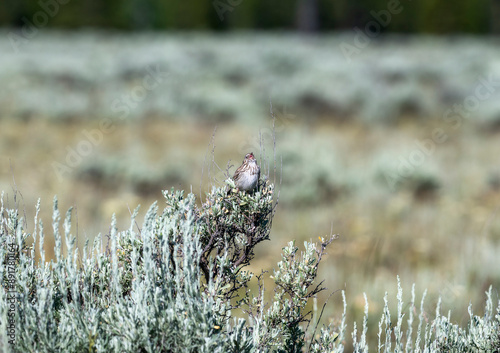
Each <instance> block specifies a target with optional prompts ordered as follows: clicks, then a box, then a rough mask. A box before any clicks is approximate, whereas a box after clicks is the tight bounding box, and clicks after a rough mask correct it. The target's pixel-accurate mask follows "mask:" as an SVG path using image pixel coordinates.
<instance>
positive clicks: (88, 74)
mask: <svg viewBox="0 0 500 353" xmlns="http://www.w3.org/2000/svg"><path fill="white" fill-rule="evenodd" d="M0 25H1V28H0V83H1V84H0V190H4V191H5V195H4V203H6V204H10V205H11V206H12V205H13V204H14V203H16V202H17V203H19V205H20V208H21V209H22V210H23V212H24V214H25V215H26V219H27V224H28V229H30V230H31V229H32V227H33V216H34V208H35V204H36V201H37V199H38V198H41V200H42V218H43V219H44V221H45V224H46V228H50V227H49V225H50V220H51V210H52V205H51V203H52V199H53V197H54V195H57V197H58V199H59V202H60V208H61V210H62V211H63V212H64V211H65V210H66V209H67V208H69V207H71V206H74V207H75V214H74V216H75V219H76V220H77V224H76V223H75V227H74V230H73V231H74V232H75V233H77V234H78V239H79V243H80V245H82V244H83V243H84V241H85V239H87V238H88V239H92V238H93V237H94V236H95V235H97V234H98V233H102V234H108V232H109V224H110V220H111V216H112V214H113V213H116V215H117V217H118V221H119V225H120V227H121V229H123V228H125V227H128V226H129V223H130V212H131V211H132V210H133V209H134V208H135V207H136V206H137V205H138V204H141V205H143V206H142V213H141V214H144V212H145V211H146V209H147V208H148V207H149V205H150V204H151V203H152V202H153V201H155V200H158V201H159V205H160V207H162V206H163V204H162V194H161V190H168V189H170V188H172V187H174V188H177V189H183V190H186V192H190V191H192V192H194V193H195V194H196V195H201V198H203V194H204V192H206V191H207V190H208V189H209V188H210V187H211V185H221V184H222V183H223V179H224V177H223V175H222V174H221V173H220V172H218V171H217V170H216V169H214V166H213V162H216V163H217V164H218V165H219V166H221V168H222V169H225V167H226V165H227V163H228V161H229V163H230V164H233V165H235V167H237V166H239V164H240V163H241V161H242V159H243V156H244V154H245V153H247V152H250V151H253V152H255V153H256V155H257V157H258V159H259V160H260V161H261V160H262V159H263V158H262V157H263V156H265V157H267V159H268V160H271V169H272V159H273V152H272V150H273V139H272V131H273V120H272V118H271V113H270V110H271V103H272V111H273V113H274V115H275V119H276V120H275V132H276V146H277V147H276V148H277V151H276V153H277V156H278V162H279V163H281V161H282V168H281V167H279V168H278V169H279V170H281V171H282V173H281V177H282V184H281V193H280V203H279V206H278V211H277V214H276V218H275V222H274V226H273V231H272V234H271V241H270V242H268V243H266V244H263V245H262V246H261V247H260V249H259V254H258V258H257V261H256V262H255V263H254V264H253V268H252V269H253V270H254V271H256V272H259V271H260V270H261V269H265V270H270V269H272V268H273V266H275V264H276V262H277V261H279V260H280V258H279V255H278V254H279V252H280V250H281V248H282V247H283V246H284V245H285V244H286V243H287V242H288V241H290V240H293V239H295V240H297V243H298V244H299V245H301V244H302V242H303V241H304V240H310V239H312V240H316V239H317V237H318V236H323V237H324V236H325V235H327V234H330V232H332V231H333V233H336V234H339V235H340V238H339V240H337V241H336V242H334V243H333V244H332V246H331V248H330V250H329V255H328V256H327V258H326V260H325V262H324V264H323V266H322V267H321V268H320V275H319V277H320V278H325V279H326V281H325V286H326V287H328V291H327V292H325V293H324V295H323V297H321V298H320V301H319V303H320V304H321V303H322V302H324V301H325V300H326V298H327V297H328V295H329V294H330V293H331V292H332V291H334V290H337V289H344V290H346V295H347V301H348V311H349V317H350V321H349V322H350V325H352V321H353V320H357V321H358V324H360V321H361V318H362V311H363V306H364V300H363V292H366V293H367V296H368V300H369V303H370V321H369V324H370V326H371V327H372V329H371V331H372V336H373V337H375V338H376V332H377V328H376V324H377V322H378V319H379V313H380V311H381V309H382V307H383V299H382V298H383V295H384V293H385V291H388V292H389V295H390V298H393V300H392V301H391V302H392V303H393V304H394V303H395V302H396V301H395V293H396V290H397V285H396V283H397V282H396V276H397V275H400V277H401V283H402V287H403V289H404V291H405V292H404V297H403V299H404V300H405V302H408V301H409V299H410V290H411V286H412V284H413V283H415V284H416V299H417V301H420V299H421V296H422V293H423V291H424V289H426V288H427V289H428V300H427V301H426V305H425V309H426V310H427V312H428V313H429V317H432V315H433V313H434V310H435V309H434V305H435V303H436V299H437V297H438V296H440V295H441V296H442V299H443V310H444V313H445V314H446V313H447V311H448V310H452V318H453V319H454V320H455V321H456V322H459V323H463V322H465V320H467V319H468V314H467V305H468V304H469V302H471V303H472V304H473V306H474V309H475V312H478V313H480V312H481V310H482V305H483V301H484V298H485V295H484V292H485V290H487V289H488V287H489V286H490V285H493V286H494V287H495V288H496V289H498V288H499V287H500V256H498V255H499V254H500V215H499V214H498V213H499V210H500V160H499V157H498V156H499V153H498V152H499V151H500V138H499V137H500V39H499V37H498V33H500V1H499V0H479V1H478V0H457V1H455V2H453V4H451V3H446V2H436V1H433V0H422V1H409V0H401V1H397V0H387V1H386V0H384V1H382V0H364V1H357V2H351V1H347V0H337V1H326V0H297V1H290V0H278V1H272V2H269V1H264V0H214V1H194V0H183V1H178V0H170V1H168V2H167V1H159V0H143V1H138V0H107V1H103V0H99V1H98V0H86V1H82V0H72V1H69V0H40V1H34V0H29V1H28V0H5V1H3V2H2V3H1V4H0ZM214 131H215V133H214ZM211 141H213V144H212V145H211ZM214 146H215V149H214V151H215V153H214V155H213V156H212V153H211V151H212V149H213V148H214ZM262 147H264V150H263V149H262ZM235 167H233V168H232V169H231V171H232V172H234V170H235ZM271 178H273V176H272V175H271ZM278 178H279V176H278ZM16 190H17V192H18V194H17V198H16V200H14V194H15V191H16ZM198 198H200V196H198ZM51 241H52V239H50V237H49V240H48V243H47V244H46V248H47V251H50V249H51V248H52V246H53V245H52V244H51ZM496 293H497V292H496ZM495 295H496V296H497V298H498V294H495ZM341 308H342V303H341V296H340V294H339V293H337V294H335V295H333V296H332V297H331V298H330V299H329V302H328V305H327V308H326V311H325V315H324V318H323V319H324V321H325V322H328V320H330V319H331V320H334V321H335V320H338V319H340V316H341ZM351 327H352V326H351Z"/></svg>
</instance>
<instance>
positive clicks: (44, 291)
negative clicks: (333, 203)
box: [0, 182, 500, 352]
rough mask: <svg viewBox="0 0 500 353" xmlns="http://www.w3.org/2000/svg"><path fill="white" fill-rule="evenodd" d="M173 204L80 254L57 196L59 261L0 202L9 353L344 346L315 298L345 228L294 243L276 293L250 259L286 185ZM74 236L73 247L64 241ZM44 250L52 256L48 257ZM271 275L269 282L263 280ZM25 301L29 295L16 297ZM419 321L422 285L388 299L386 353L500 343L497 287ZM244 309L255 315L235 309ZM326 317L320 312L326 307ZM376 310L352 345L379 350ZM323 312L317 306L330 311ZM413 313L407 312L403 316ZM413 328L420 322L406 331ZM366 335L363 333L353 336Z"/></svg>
mask: <svg viewBox="0 0 500 353" xmlns="http://www.w3.org/2000/svg"><path fill="white" fill-rule="evenodd" d="M164 196H165V201H166V207H165V208H164V210H163V211H162V212H161V213H160V212H159V208H158V205H157V204H156V203H155V204H153V205H152V206H151V207H150V209H149V210H148V212H147V214H146V216H145V218H144V221H143V222H142V225H141V227H140V228H139V226H138V225H137V222H136V221H135V218H136V215H137V210H136V212H135V213H134V215H133V216H132V221H131V225H130V228H129V229H127V230H124V231H118V229H117V227H116V220H115V219H113V221H112V224H111V228H110V229H111V230H110V233H109V234H107V235H105V236H101V235H98V236H97V237H96V238H95V240H94V241H93V243H92V244H89V243H88V242H87V243H86V244H85V246H84V247H83V249H81V251H79V250H78V249H77V248H76V246H75V237H74V236H73V235H72V229H71V210H69V211H68V212H67V213H66V216H65V217H64V220H63V222H62V229H61V216H60V212H59V209H58V205H57V200H54V210H53V222H52V232H51V233H53V236H54V239H55V259H54V260H51V261H50V262H47V261H46V258H45V252H44V248H43V244H44V239H45V234H46V231H45V229H44V225H43V223H42V222H41V221H40V220H39V219H38V212H39V210H40V202H39V203H38V204H37V206H36V210H37V213H36V214H37V215H36V216H35V223H34V224H35V226H34V229H33V230H32V231H31V232H28V231H27V230H26V229H25V225H24V221H23V219H22V217H20V215H19V211H18V210H17V208H16V207H14V208H9V207H7V206H6V205H4V203H3V198H2V206H1V210H0V237H1V246H0V258H1V259H2V262H1V266H0V278H2V279H3V281H2V290H0V302H1V303H2V305H1V306H0V318H1V323H0V326H1V327H0V339H1V342H0V344H1V347H2V350H3V351H4V352H11V351H12V352H305V351H307V352H309V351H310V352H343V351H344V348H345V347H346V346H347V342H348V338H347V337H348V335H347V328H346V323H345V322H346V321H345V313H346V309H345V308H346V305H347V304H346V300H345V293H343V298H344V313H343V314H342V319H341V321H340V324H339V325H337V326H335V325H329V326H323V327H320V328H318V327H317V322H313V321H312V320H311V317H312V315H311V313H310V312H309V311H307V309H306V307H307V305H308V303H309V302H310V301H311V300H312V299H313V298H315V297H316V294H317V293H319V292H320V291H321V290H322V289H323V288H322V286H321V282H320V283H319V284H318V283H316V282H317V281H316V277H317V270H318V266H319V264H320V262H321V259H322V256H323V255H324V253H325V250H326V248H327V246H328V245H329V244H330V243H331V242H332V241H333V240H334V236H331V237H328V238H327V239H323V238H320V244H314V243H311V242H306V243H305V244H304V250H303V251H302V252H299V248H298V247H297V246H296V245H295V243H294V242H293V241H292V242H290V243H289V244H288V245H287V246H285V247H284V248H283V253H282V258H281V260H280V261H279V262H278V265H277V269H275V270H274V271H273V274H272V278H273V280H274V284H275V287H274V288H272V289H273V290H274V295H273V297H272V299H271V300H270V301H269V302H266V299H265V296H264V286H263V280H264V276H268V274H266V273H264V272H263V273H261V274H258V275H257V276H256V275H254V274H253V273H251V272H250V271H248V270H247V269H246V267H247V265H248V264H249V263H250V262H251V260H252V259H253V256H254V249H255V247H256V246H257V245H258V244H259V243H261V242H263V241H267V240H269V239H270V238H269V236H270V230H271V225H272V218H273V215H274V212H275V207H276V202H275V200H274V186H273V184H270V183H267V182H265V183H262V184H261V185H260V188H259V190H258V191H256V192H254V193H252V194H247V193H242V192H238V191H236V190H232V189H230V188H227V187H221V188H213V189H212V191H211V192H210V193H208V194H207V195H206V200H205V202H204V203H203V204H202V205H201V206H197V205H196V202H195V201H196V200H195V196H194V195H193V194H189V195H186V196H185V195H184V194H183V192H180V191H175V190H172V191H170V192H164ZM63 237H64V242H65V244H66V245H65V249H63ZM38 256H39V257H38ZM252 280H254V281H256V282H257V284H258V285H257V288H258V289H256V290H251V289H250V286H249V283H250V282H251V281H252ZM12 298H15V300H13V299H12ZM424 298H425V295H424V297H423V298H422V306H421V309H420V314H418V320H416V319H415V315H417V310H416V308H415V292H414V290H413V291H412V300H411V303H410V305H409V308H408V310H407V312H403V309H402V308H403V299H402V290H401V287H399V290H398V296H397V301H398V310H397V313H396V320H395V321H394V317H393V316H391V314H390V312H389V309H388V304H387V303H388V299H387V296H386V297H385V303H386V306H385V309H384V314H383V316H382V318H381V320H380V325H379V344H378V346H377V347H372V350H371V351H378V352H403V351H405V352H442V351H456V352H469V351H470V352H475V351H477V352H498V351H499V349H500V335H499V332H500V302H499V304H498V306H497V307H496V313H495V312H494V305H493V299H492V291H491V290H490V291H489V292H488V296H487V302H486V310H485V315H484V316H483V317H478V316H475V315H473V313H472V310H470V321H469V324H468V327H466V328H460V327H459V326H457V325H454V324H452V323H451V322H450V320H449V316H448V317H445V316H442V315H441V314H440V312H439V306H438V308H437V310H436V316H435V318H434V319H433V320H429V318H428V317H427V316H426V315H424V311H423V301H424ZM234 309H241V310H242V311H243V312H244V313H246V316H245V318H238V317H235V315H234V314H233V313H234V311H235V310H234ZM316 314H317V313H316ZM367 315H368V307H367V306H366V310H365V318H364V321H363V328H362V330H361V334H360V335H358V334H357V327H356V326H354V328H353V331H352V333H351V335H350V336H351V339H350V340H349V341H350V344H352V347H353V349H354V351H355V352H368V346H367V342H366V333H367V330H368V327H367ZM316 316H317V315H316ZM403 318H405V320H403ZM404 327H406V330H405V329H404ZM351 342H352V343H351Z"/></svg>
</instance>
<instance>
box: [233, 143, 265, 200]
mask: <svg viewBox="0 0 500 353" xmlns="http://www.w3.org/2000/svg"><path fill="white" fill-rule="evenodd" d="M259 179H260V167H259V166H258V165H257V160H256V159H255V157H254V155H253V153H252V152H250V153H247V154H246V155H245V159H244V160H243V163H242V164H241V166H240V167H239V168H238V169H236V172H234V175H233V180H234V184H235V185H236V187H237V188H238V189H239V190H243V191H253V190H254V189H255V188H257V186H258V184H259Z"/></svg>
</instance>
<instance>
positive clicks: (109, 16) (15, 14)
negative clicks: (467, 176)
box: [0, 0, 500, 33]
mask: <svg viewBox="0 0 500 353" xmlns="http://www.w3.org/2000/svg"><path fill="white" fill-rule="evenodd" d="M391 7H393V8H398V9H399V8H402V10H401V11H399V12H398V13H392V14H391V16H390V19H389V20H388V21H386V24H383V26H382V27H381V28H382V30H385V31H391V32H405V33H453V32H458V33H461V32H462V33H491V32H496V33H498V32H500V24H499V22H500V0H456V1H439V0H414V1H412V0H358V1H350V0H273V1H268V0H208V1H206V0H2V2H1V4H0V25H2V26H9V27H23V26H25V25H27V23H32V24H35V25H36V26H37V27H42V26H43V27H58V28H79V27H100V28H116V29H122V30H142V29H178V30H185V29H195V30H233V29H298V30H303V31H316V30H319V31H329V30H338V29H340V30H346V29H352V28H353V27H356V26H357V27H364V26H366V25H367V23H369V22H370V21H373V20H374V14H378V13H380V12H381V11H386V10H387V9H388V8H391ZM382 18H384V19H387V17H382Z"/></svg>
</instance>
